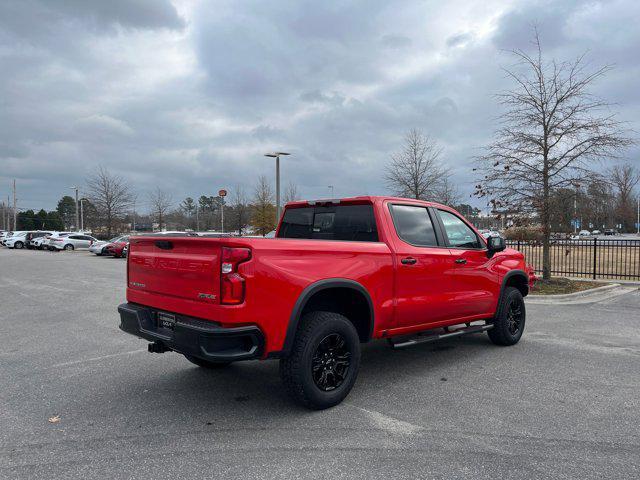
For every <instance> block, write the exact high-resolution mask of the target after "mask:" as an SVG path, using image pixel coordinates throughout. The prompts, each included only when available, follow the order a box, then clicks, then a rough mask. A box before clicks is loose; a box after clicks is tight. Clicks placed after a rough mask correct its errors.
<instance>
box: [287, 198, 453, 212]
mask: <svg viewBox="0 0 640 480" xmlns="http://www.w3.org/2000/svg"><path fill="white" fill-rule="evenodd" d="M385 201H392V202H398V203H419V204H422V205H425V206H429V207H435V208H447V209H448V208H451V207H448V206H447V205H443V204H441V203H436V202H428V201H425V200H416V199H415V198H403V197H393V196H384V195H363V196H359V197H345V198H321V199H317V200H296V201H294V202H288V203H286V204H285V207H293V208H299V207H306V206H313V205H331V204H333V205H339V204H349V203H351V204H353V203H371V204H374V205H375V204H378V203H382V202H385Z"/></svg>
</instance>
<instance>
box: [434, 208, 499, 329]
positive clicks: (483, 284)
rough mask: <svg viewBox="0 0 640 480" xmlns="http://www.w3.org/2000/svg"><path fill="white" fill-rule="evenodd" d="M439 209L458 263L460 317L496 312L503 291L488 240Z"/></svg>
mask: <svg viewBox="0 0 640 480" xmlns="http://www.w3.org/2000/svg"><path fill="white" fill-rule="evenodd" d="M434 211H437V215H438V220H439V221H440V223H441V225H442V230H443V231H444V235H445V241H446V243H447V246H448V247H449V250H450V252H451V255H452V256H453V261H454V264H455V275H454V285H453V291H454V292H455V297H454V299H453V300H454V302H455V304H456V310H457V312H458V316H459V317H468V316H475V315H487V314H491V313H493V309H494V308H495V305H496V302H497V296H498V294H499V292H500V283H499V278H498V275H496V273H495V272H492V271H491V270H490V267H491V265H492V264H493V260H492V259H490V258H488V257H487V248H486V245H485V242H484V241H483V240H482V239H480V238H479V237H478V234H476V232H475V231H474V230H473V229H472V228H471V227H470V226H469V225H467V223H466V222H465V221H464V220H463V219H462V218H460V217H459V216H457V215H455V214H454V213H452V212H448V211H446V210H434Z"/></svg>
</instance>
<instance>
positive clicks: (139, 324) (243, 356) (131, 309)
mask: <svg viewBox="0 0 640 480" xmlns="http://www.w3.org/2000/svg"><path fill="white" fill-rule="evenodd" d="M159 311H160V310H157V309H154V308H149V307H145V306H142V305H138V304H135V303H123V304H121V305H119V306H118V313H119V314H120V330H122V331H123V332H127V333H130V334H131V335H135V336H136V337H140V338H143V339H145V340H149V341H150V342H161V343H162V344H164V345H165V346H167V347H169V348H170V349H171V350H174V351H176V352H179V353H183V354H186V355H191V356H194V357H198V358H202V359H204V360H208V361H210V362H235V361H238V360H249V359H252V358H260V357H261V356H262V353H263V351H264V335H263V334H262V331H261V330H260V329H259V328H258V327H257V326H244V327H234V328H225V327H221V326H220V325H218V324H216V323H215V322H211V321H207V320H200V319H197V318H193V317H187V316H184V315H179V314H173V315H175V326H174V327H173V328H172V329H170V328H164V327H162V326H159V324H158V312H159ZM161 312H162V313H165V314H167V313H169V314H171V312H165V311H161Z"/></svg>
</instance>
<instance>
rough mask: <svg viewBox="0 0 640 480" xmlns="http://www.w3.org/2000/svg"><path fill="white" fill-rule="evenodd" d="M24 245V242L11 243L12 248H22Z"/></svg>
mask: <svg viewBox="0 0 640 480" xmlns="http://www.w3.org/2000/svg"><path fill="white" fill-rule="evenodd" d="M22 247H24V243H22V242H16V243H14V244H13V248H22Z"/></svg>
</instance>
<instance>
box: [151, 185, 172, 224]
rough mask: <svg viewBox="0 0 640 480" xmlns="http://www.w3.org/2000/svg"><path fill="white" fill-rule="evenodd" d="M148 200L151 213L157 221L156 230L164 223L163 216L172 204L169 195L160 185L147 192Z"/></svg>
mask: <svg viewBox="0 0 640 480" xmlns="http://www.w3.org/2000/svg"><path fill="white" fill-rule="evenodd" d="M149 202H150V203H151V213H152V214H153V215H154V216H155V217H156V220H157V222H158V230H162V227H163V226H164V224H165V217H166V215H167V212H168V211H169V208H171V205H172V202H173V200H172V198H171V195H170V194H168V193H167V192H166V191H164V190H162V189H161V188H160V187H156V189H155V190H154V191H153V192H151V193H150V194H149Z"/></svg>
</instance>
